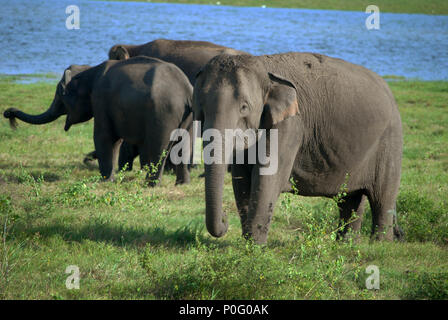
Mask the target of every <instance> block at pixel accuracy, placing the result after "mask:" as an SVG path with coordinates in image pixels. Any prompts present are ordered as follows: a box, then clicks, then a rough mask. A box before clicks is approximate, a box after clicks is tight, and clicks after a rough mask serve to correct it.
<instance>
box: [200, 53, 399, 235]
mask: <svg viewBox="0 0 448 320" xmlns="http://www.w3.org/2000/svg"><path fill="white" fill-rule="evenodd" d="M193 112H194V118H195V119H196V120H201V121H203V125H204V130H207V129H210V128H214V129H216V130H218V132H220V133H221V134H222V136H224V131H225V129H234V130H235V129H241V130H243V131H245V130H247V129H255V130H258V129H266V137H267V138H266V145H267V146H271V145H273V144H277V147H278V153H277V154H273V153H271V154H270V157H271V162H272V161H273V159H274V158H273V157H276V160H277V164H278V165H277V168H278V169H277V171H276V172H275V173H274V174H264V175H263V174H260V173H261V172H260V170H261V169H267V167H268V166H269V165H270V163H268V164H265V162H264V161H263V163H262V162H261V161H260V159H259V158H258V159H257V160H256V162H255V163H253V164H249V163H247V161H246V162H245V163H247V164H232V184H233V190H234V195H235V200H236V204H237V208H238V212H239V215H240V218H241V224H242V231H243V236H244V237H247V238H252V239H253V240H254V241H255V242H256V243H265V242H266V241H267V236H268V231H269V227H270V223H271V220H272V215H273V211H274V208H275V204H276V202H277V199H278V197H279V195H280V193H282V192H291V191H292V185H291V181H293V182H294V185H295V186H296V188H294V189H295V190H296V192H297V189H298V194H299V195H303V196H324V197H334V196H336V195H337V194H338V192H340V190H341V186H343V185H344V184H345V183H346V196H345V197H344V198H343V199H342V201H341V203H340V204H339V207H340V208H339V209H340V218H341V221H342V225H341V229H342V230H341V234H340V236H344V234H345V233H346V232H347V230H348V229H352V230H353V231H355V232H357V231H359V230H360V226H361V217H362V214H363V205H364V203H365V200H366V199H368V201H369V202H370V206H371V209H372V216H373V219H372V220H373V221H372V237H373V238H374V239H386V240H392V239H393V236H394V234H395V235H396V236H401V234H400V232H399V230H400V229H399V228H398V226H397V224H396V211H395V201H396V197H397V194H398V189H399V185H400V171H401V158H402V144H403V141H402V127H401V119H400V114H399V111H398V108H397V105H396V102H395V99H394V97H393V95H392V93H391V91H390V89H389V87H388V86H387V84H386V82H385V81H384V80H383V79H382V78H381V77H380V76H378V75H377V74H375V73H374V72H372V71H370V70H368V69H365V68H363V67H361V66H358V65H354V64H351V63H349V62H346V61H343V60H340V59H335V58H331V57H327V56H324V55H320V54H312V53H285V54H277V55H264V56H239V55H237V56H229V55H221V56H218V57H215V58H213V59H212V60H211V61H210V62H209V63H208V64H207V65H206V66H205V67H204V68H203V69H202V70H201V72H200V73H199V74H198V77H197V79H196V83H195V87H194V93H193ZM273 129H276V130H277V131H276V133H277V135H278V139H277V141H275V139H271V137H274V136H275V135H274V132H273V131H272V130H273ZM259 131H260V130H259ZM223 141H225V139H224V140H223ZM210 143H211V142H210V141H209V142H207V141H205V139H204V150H205V148H206V147H207V146H208V144H210ZM226 143H227V141H226ZM258 145H260V142H258ZM244 147H245V148H246V149H245V150H244V148H243V151H244V152H246V153H247V152H248V149H247V148H248V147H249V146H248V145H245V146H244ZM222 148H225V145H224V143H223V145H222ZM267 149H269V148H267ZM269 150H271V149H269ZM274 150H275V149H274ZM246 156H247V155H246ZM222 160H223V161H224V159H222ZM225 167H226V165H225V164H217V163H211V164H206V165H205V201H206V204H205V205H206V226H207V229H208V231H209V232H210V234H211V235H213V236H215V237H221V236H223V235H224V234H225V233H226V231H227V228H228V222H227V217H226V214H225V213H224V212H223V210H222V196H223V183H224V173H225ZM347 177H348V180H347ZM291 179H292V180H291ZM353 213H355V214H356V216H357V217H358V219H356V220H354V221H353V220H351V218H352V214H353ZM344 226H345V227H344Z"/></svg>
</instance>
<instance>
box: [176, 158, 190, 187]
mask: <svg viewBox="0 0 448 320" xmlns="http://www.w3.org/2000/svg"><path fill="white" fill-rule="evenodd" d="M188 183H190V170H189V168H188V163H185V164H184V163H181V164H178V165H177V166H176V185H178V184H188Z"/></svg>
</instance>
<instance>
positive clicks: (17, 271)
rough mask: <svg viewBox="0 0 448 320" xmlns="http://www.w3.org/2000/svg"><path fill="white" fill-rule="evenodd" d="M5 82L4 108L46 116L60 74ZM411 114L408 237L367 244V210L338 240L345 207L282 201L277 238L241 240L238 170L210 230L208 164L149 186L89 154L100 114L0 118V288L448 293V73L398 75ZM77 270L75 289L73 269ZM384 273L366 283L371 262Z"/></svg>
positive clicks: (36, 291) (80, 294) (256, 295)
mask: <svg viewBox="0 0 448 320" xmlns="http://www.w3.org/2000/svg"><path fill="white" fill-rule="evenodd" d="M16 80H17V79H11V78H9V77H1V78H0V110H4V109H6V108H7V107H11V106H14V107H18V108H19V107H20V108H23V109H24V110H26V111H28V112H33V113H38V112H41V111H42V110H45V109H46V108H47V106H49V105H50V103H51V100H52V98H53V94H54V89H55V83H54V82H53V83H48V82H45V81H42V82H38V83H32V84H23V83H17V82H15V81H16ZM390 86H391V88H392V90H393V92H394V94H395V96H396V99H397V101H398V104H399V107H400V111H401V114H402V119H403V124H404V139H405V145H404V160H403V177H402V183H401V191H400V195H399V199H398V217H399V222H400V223H401V226H402V227H403V229H404V231H405V233H406V241H405V242H403V243H398V242H393V243H370V242H369V237H368V235H369V232H370V223H371V222H370V210H367V215H366V219H365V223H364V225H363V228H362V237H361V241H360V242H359V243H353V242H351V241H347V242H341V241H335V240H334V237H335V233H334V231H335V230H336V229H337V226H338V221H337V211H336V203H335V201H334V200H332V199H322V198H305V197H297V196H294V195H290V194H285V195H282V196H281V198H280V199H279V201H278V203H277V206H276V210H275V215H274V218H273V223H272V228H271V231H270V235H269V240H268V244H267V246H256V245H253V244H251V243H247V242H246V241H244V240H243V239H242V238H241V236H240V233H241V226H240V222H239V218H238V217H237V213H236V207H235V201H234V197H233V192H232V187H231V180H230V176H227V177H226V181H225V189H224V204H223V206H224V210H225V211H226V212H228V213H229V216H230V221H229V222H230V227H229V232H228V234H227V235H226V236H225V237H224V238H221V239H214V238H212V237H211V236H209V235H208V233H207V231H206V230H205V228H204V187H203V183H204V182H203V180H202V179H201V178H199V177H198V176H199V174H200V173H201V172H202V170H201V168H197V169H193V171H192V180H191V184H189V185H185V186H177V187H174V182H175V176H174V174H173V173H169V174H165V175H164V177H163V185H162V186H160V187H157V188H153V189H151V188H147V187H144V184H145V179H144V178H145V173H144V172H141V171H138V170H135V169H134V171H133V172H130V173H120V174H118V175H117V181H116V182H114V183H104V182H100V181H99V178H98V177H99V173H98V169H97V168H96V167H94V168H88V167H86V166H85V165H84V164H82V159H83V157H84V155H85V154H86V153H88V152H89V151H91V150H93V140H92V122H89V123H85V124H81V125H77V126H74V127H72V129H71V130H70V131H69V132H67V133H65V132H64V131H63V123H64V121H65V119H63V118H61V119H58V120H57V121H56V122H54V123H52V124H49V125H45V126H32V125H27V124H24V123H21V122H19V127H18V129H17V130H16V131H13V130H11V128H9V125H8V121H7V120H6V119H3V120H1V121H0V141H1V143H0V225H1V231H0V239H1V241H0V297H1V298H2V299H448V250H447V247H448V202H447V198H446V195H447V193H448V152H447V150H448V128H447V126H446V124H447V123H448V108H447V104H446V103H447V101H448V82H418V81H411V82H407V81H393V82H391V83H390ZM69 265H76V266H78V267H79V270H80V289H79V290H68V289H67V288H66V287H65V281H66V279H67V277H68V276H69V274H66V273H65V270H66V268H67V266H69ZM369 265H376V266H378V268H379V270H380V289H379V290H367V289H366V285H365V282H366V279H367V277H368V276H369V275H368V274H367V273H366V267H367V266H369Z"/></svg>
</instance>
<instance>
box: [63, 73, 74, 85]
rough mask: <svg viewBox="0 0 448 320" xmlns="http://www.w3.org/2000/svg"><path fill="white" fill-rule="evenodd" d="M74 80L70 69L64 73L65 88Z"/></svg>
mask: <svg viewBox="0 0 448 320" xmlns="http://www.w3.org/2000/svg"><path fill="white" fill-rule="evenodd" d="M71 80H72V71H71V70H70V69H66V70H65V71H64V86H65V87H67V85H68V83H69V82H70V81H71Z"/></svg>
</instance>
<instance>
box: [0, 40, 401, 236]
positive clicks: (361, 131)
mask: <svg viewBox="0 0 448 320" xmlns="http://www.w3.org/2000/svg"><path fill="white" fill-rule="evenodd" d="M62 115H66V122H65V128H64V130H66V131H67V130H69V128H70V127H71V126H72V125H73V124H77V123H81V122H85V121H88V120H90V119H91V118H93V119H94V137H93V139H94V144H95V151H93V152H91V153H90V154H89V157H90V158H91V159H95V158H97V159H98V163H99V169H100V173H101V175H102V177H103V178H104V179H106V180H112V179H113V173H114V169H115V168H114V163H115V160H116V159H117V158H118V164H119V167H120V169H121V168H123V167H124V166H125V165H126V164H128V167H129V168H132V163H133V161H134V158H135V157H136V156H137V155H139V157H140V163H141V165H142V166H144V165H149V164H151V163H158V161H161V165H160V166H159V167H158V168H157V170H156V172H151V173H150V174H149V176H148V180H149V183H150V185H151V186H153V185H155V182H156V181H160V179H161V177H162V173H163V168H164V166H165V164H167V163H165V162H168V161H169V160H167V158H168V157H166V156H165V157H164V156H163V155H164V151H168V152H169V151H170V150H171V149H172V148H173V147H174V146H175V145H176V143H179V142H178V141H171V139H170V135H171V133H172V132H173V130H176V129H179V128H180V129H185V130H187V131H188V132H190V133H191V131H192V123H193V121H200V124H201V127H202V128H203V131H205V130H208V129H213V130H215V131H216V132H218V133H221V134H222V136H224V135H225V132H226V131H227V130H229V129H230V130H234V131H235V130H240V131H242V132H247V131H248V130H254V131H255V132H257V133H258V132H260V131H263V132H265V139H266V141H265V146H275V148H271V149H270V150H271V154H270V159H271V161H272V158H273V157H275V160H276V162H277V165H276V171H275V172H274V173H271V174H261V172H262V170H263V169H265V168H266V167H267V166H269V163H266V162H265V161H261V159H259V158H257V159H256V160H255V161H254V162H250V161H247V162H248V163H244V162H243V163H241V162H236V163H235V161H231V162H230V163H231V165H230V169H231V175H232V186H233V191H234V196H235V201H236V205H237V209H238V213H239V216H240V219H241V225H242V234H243V236H244V237H245V238H247V239H252V240H253V241H255V242H256V243H265V242H266V241H267V236H268V231H269V227H270V223H271V220H272V215H273V212H274V208H275V205H276V202H277V199H278V197H279V196H280V194H281V193H283V192H292V191H294V193H296V194H299V195H303V196H324V197H334V196H336V195H337V194H338V193H339V192H340V190H341V186H343V185H344V186H345V190H344V191H345V193H344V195H345V196H344V197H343V199H342V200H341V201H340V202H339V204H338V206H339V211H340V221H341V222H340V224H341V228H340V233H339V236H340V237H344V236H345V235H346V233H347V231H348V230H352V231H354V232H355V233H356V232H359V230H360V228H361V222H362V217H363V211H364V205H365V203H366V201H369V203H370V207H371V210H372V237H373V238H374V239H378V240H382V239H384V240H393V239H394V237H397V238H401V237H402V231H401V229H400V228H399V226H398V224H397V215H396V209H395V202H396V198H397V194H398V189H399V185H400V174H401V158H402V145H403V141H402V140H403V139H402V128H401V119H400V114H399V111H398V108H397V105H396V103H395V99H394V97H393V95H392V93H391V91H390V89H389V87H388V85H387V83H386V82H385V81H384V80H383V79H382V78H381V77H380V76H378V75H377V74H375V73H374V72H372V71H370V70H368V69H366V68H364V67H361V66H358V65H355V64H351V63H349V62H346V61H343V60H341V59H336V58H331V57H328V56H324V55H321V54H315V53H298V52H290V53H282V54H273V55H261V56H254V55H251V54H249V53H246V52H242V51H238V50H234V49H231V48H227V47H223V46H220V45H216V44H213V43H210V42H203V41H177V40H176V41H175V40H165V39H159V40H155V41H152V42H149V43H146V44H143V45H115V46H113V47H112V48H111V49H110V50H109V60H107V61H105V62H103V63H101V64H99V65H97V66H94V67H91V66H86V65H71V66H70V67H68V68H67V69H66V70H65V71H64V73H63V76H62V79H61V80H60V81H59V83H58V84H57V87H56V92H55V96H54V100H53V102H52V104H51V106H50V107H49V109H48V110H47V111H45V112H44V113H42V114H40V115H29V114H26V113H24V112H22V111H20V110H17V109H15V108H9V109H7V110H6V111H5V112H4V116H5V117H6V118H8V119H9V120H10V122H11V124H15V118H18V119H20V120H22V121H24V122H27V123H31V124H45V123H49V122H51V121H54V120H56V119H57V118H59V117H60V116H62ZM274 133H275V134H274ZM258 137H259V136H258ZM259 143H260V142H259V141H255V145H257V144H259ZM211 144H214V145H215V146H216V145H217V142H216V141H215V140H214V139H213V140H212V139H208V140H207V139H205V138H204V139H203V147H204V151H205V149H206V148H207V147H210V146H211ZM218 144H219V143H218ZM220 147H221V149H225V148H226V146H225V145H224V142H222V145H221V146H220ZM218 149H219V148H218ZM250 149H251V146H249V144H247V143H246V144H245V145H244V148H243V150H242V151H243V154H244V155H245V158H249V155H248V153H249V151H250ZM272 150H274V151H273V152H272ZM233 151H235V149H233ZM232 157H233V159H234V158H235V154H233V155H232V156H231V157H230V158H232ZM204 167H205V174H204V176H205V217H206V219H205V221H206V226H207V230H208V231H209V233H210V234H211V235H213V236H215V237H221V236H223V235H224V234H225V233H226V231H227V228H228V222H227V216H226V213H225V212H224V211H223V210H222V201H223V185H224V176H225V174H226V171H227V168H228V165H227V162H226V161H216V162H212V163H207V162H205V164H204ZM175 170H176V171H175V172H176V184H182V183H188V182H189V181H190V174H189V165H188V164H187V163H180V164H175Z"/></svg>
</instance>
